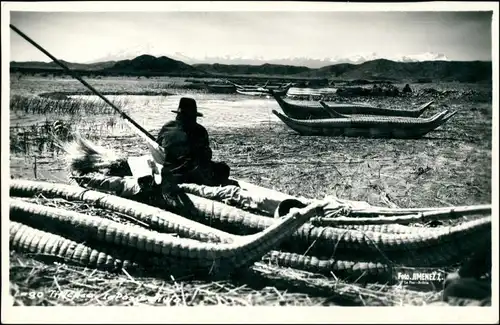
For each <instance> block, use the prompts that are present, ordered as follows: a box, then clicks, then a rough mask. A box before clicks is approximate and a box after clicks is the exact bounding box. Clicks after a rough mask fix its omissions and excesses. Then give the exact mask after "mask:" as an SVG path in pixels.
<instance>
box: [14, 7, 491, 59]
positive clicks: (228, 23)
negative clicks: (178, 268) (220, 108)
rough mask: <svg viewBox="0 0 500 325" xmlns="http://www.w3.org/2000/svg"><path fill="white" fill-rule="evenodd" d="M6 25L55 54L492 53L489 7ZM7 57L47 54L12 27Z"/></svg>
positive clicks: (78, 17)
mask: <svg viewBox="0 0 500 325" xmlns="http://www.w3.org/2000/svg"><path fill="white" fill-rule="evenodd" d="M10 19H11V24H13V25H14V26H16V27H17V28H19V29H20V30H21V31H22V32H24V33H25V34H27V35H28V36H29V37H30V38H32V39H33V40H34V41H35V42H37V43H39V44H40V45H41V46H42V47H44V48H45V49H47V50H48V51H49V52H50V53H52V54H53V55H55V56H56V57H57V58H58V59H63V60H66V61H70V62H80V63H87V62H92V61H95V60H100V59H104V58H110V57H113V56H116V55H117V54H124V53H125V54H126V53H127V52H130V53H132V52H133V53H139V52H140V53H144V54H152V55H155V56H159V55H166V56H169V54H174V53H177V54H179V53H181V54H182V55H184V56H186V57H190V58H197V59H202V58H205V57H224V56H232V57H235V56H236V57H262V58H264V59H277V58H289V57H307V58H317V59H321V58H328V57H348V56H352V55H357V54H366V53H377V55H379V56H380V57H387V58H390V57H393V56H395V55H414V54H420V53H427V52H432V53H441V54H444V55H445V56H446V57H447V58H448V59H449V60H454V61H470V60H491V46H492V44H491V19H492V14H491V12H479V11H477V12H429V11H428V12H415V11H408V12H338V11H337V12H335V11H333V12H326V11H322V12H321V11H320V12H293V11H289V12H269V11H267V12H250V11H240V12H237V11H235V12H214V11H207V12H192V11H185V12H175V11H174V12H26V11H17V12H16V11H13V12H11V16H10ZM10 37H11V39H10V45H11V48H10V55H11V58H10V60H11V61H45V62H48V61H50V59H48V58H47V57H46V56H45V55H44V54H42V53H41V52H40V51H39V50H37V49H36V48H35V47H33V46H32V45H31V44H29V43H28V42H26V41H25V40H24V39H22V38H21V37H20V36H18V35H17V34H16V33H15V32H13V31H11V32H10Z"/></svg>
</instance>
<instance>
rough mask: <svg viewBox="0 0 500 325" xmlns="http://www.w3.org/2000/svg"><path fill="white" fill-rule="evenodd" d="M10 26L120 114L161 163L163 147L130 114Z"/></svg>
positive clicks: (162, 160) (16, 30)
mask: <svg viewBox="0 0 500 325" xmlns="http://www.w3.org/2000/svg"><path fill="white" fill-rule="evenodd" d="M9 26H10V28H11V29H12V30H14V31H15V32H16V33H17V34H19V36H21V37H22V38H24V39H25V40H26V41H28V42H29V43H30V44H31V45H33V46H34V47H36V48H37V49H39V50H40V51H41V52H42V53H44V54H45V55H47V56H48V57H49V58H51V59H52V61H54V62H55V63H56V64H57V65H59V66H60V67H61V68H63V70H64V71H65V72H66V73H68V74H69V75H70V76H72V77H73V78H75V79H76V80H78V81H80V82H81V83H82V84H83V85H84V86H85V87H87V88H88V89H89V90H90V91H91V92H92V93H94V94H95V95H96V96H98V97H100V98H101V99H102V100H104V101H105V102H106V103H107V104H108V105H109V106H111V107H112V108H113V109H114V110H115V111H116V112H118V113H119V114H120V116H121V117H122V118H123V119H124V120H125V121H126V122H128V124H129V125H130V126H132V129H133V130H134V131H136V133H137V134H138V135H139V136H140V137H142V138H143V139H145V140H146V141H147V143H148V146H149V148H150V150H151V151H152V154H153V158H154V159H155V161H156V162H157V163H159V164H163V162H164V159H165V153H164V151H163V148H162V147H160V145H159V144H158V143H157V142H156V139H155V138H154V137H153V136H152V135H151V133H149V132H148V131H146V130H145V129H144V128H143V127H142V126H140V125H139V124H137V122H135V121H134V120H133V119H132V118H131V117H130V116H128V115H127V114H126V113H125V112H123V111H122V110H121V109H120V108H118V107H117V106H116V105H114V104H113V103H112V102H110V101H109V100H108V99H107V98H106V97H104V95H102V94H101V93H100V92H98V91H97V90H96V89H95V88H94V87H92V86H91V85H89V84H88V83H87V82H86V81H85V80H83V79H82V78H81V77H80V76H79V75H78V74H76V72H74V71H71V70H70V69H69V68H68V67H67V66H66V65H65V64H64V63H62V62H61V61H59V60H58V59H57V58H56V57H54V56H53V55H52V54H50V53H49V52H47V51H46V50H45V49H44V48H42V47H41V46H40V45H38V44H37V43H36V42H35V41H33V40H32V39H31V38H29V37H28V36H27V35H26V34H24V33H23V32H21V31H20V30H19V29H18V28H17V27H15V26H14V25H12V24H9Z"/></svg>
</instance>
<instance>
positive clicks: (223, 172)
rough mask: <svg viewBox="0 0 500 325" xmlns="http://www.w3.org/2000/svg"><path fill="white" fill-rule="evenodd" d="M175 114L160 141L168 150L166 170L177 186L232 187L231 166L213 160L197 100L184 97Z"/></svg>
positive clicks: (160, 133) (160, 135) (164, 168)
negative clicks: (230, 183) (187, 184)
mask: <svg viewBox="0 0 500 325" xmlns="http://www.w3.org/2000/svg"><path fill="white" fill-rule="evenodd" d="M172 112H173V113H176V114H177V116H176V119H175V120H173V121H170V122H167V123H166V124H165V125H163V127H162V128H161V130H160V132H159V134H158V137H157V140H156V141H157V142H158V144H160V145H161V146H162V147H163V148H164V149H165V154H166V157H165V163H164V165H163V170H164V171H170V175H172V176H170V177H173V178H174V179H173V181H174V182H175V183H176V184H179V183H195V184H200V185H209V186H217V185H227V184H229V180H228V178H229V173H230V168H229V166H228V165H227V164H226V163H224V162H213V161H212V149H210V145H209V138H208V133H207V130H206V129H205V128H204V127H203V126H202V125H200V124H198V123H197V121H196V118H197V117H198V116H200V117H201V116H203V114H201V113H199V112H198V108H197V105H196V101H195V100H194V99H192V98H186V97H183V98H181V100H180V101H179V107H178V109H177V110H175V111H172ZM162 177H163V175H162ZM165 177H169V176H167V175H165Z"/></svg>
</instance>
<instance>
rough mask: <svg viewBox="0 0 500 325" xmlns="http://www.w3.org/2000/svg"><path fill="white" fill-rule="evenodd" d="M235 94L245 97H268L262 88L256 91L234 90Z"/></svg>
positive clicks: (267, 92) (267, 93)
mask: <svg viewBox="0 0 500 325" xmlns="http://www.w3.org/2000/svg"><path fill="white" fill-rule="evenodd" d="M236 92H237V93H238V94H240V95H246V96H268V95H269V91H267V89H263V88H257V89H243V88H236Z"/></svg>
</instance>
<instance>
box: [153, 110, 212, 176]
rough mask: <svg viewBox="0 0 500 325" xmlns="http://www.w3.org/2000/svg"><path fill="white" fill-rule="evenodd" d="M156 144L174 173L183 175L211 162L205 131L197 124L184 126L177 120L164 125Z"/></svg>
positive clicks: (166, 164) (210, 152) (210, 151)
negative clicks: (164, 154) (163, 151)
mask: <svg viewBox="0 0 500 325" xmlns="http://www.w3.org/2000/svg"><path fill="white" fill-rule="evenodd" d="M157 142H158V144H160V146H162V147H163V148H164V149H165V153H166V157H165V164H164V166H167V167H168V168H169V169H174V170H175V171H174V173H177V172H178V173H184V172H187V171H189V170H192V169H193V168H196V167H197V166H205V165H207V164H209V163H210V162H211V160H212V150H211V149H210V142H209V138H208V132H207V130H206V129H205V128H204V127H203V126H202V125H200V124H198V123H192V124H184V123H182V122H181V121H179V120H174V121H170V122H167V123H165V125H163V127H162V128H161V130H160V132H159V133H158V137H157Z"/></svg>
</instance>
